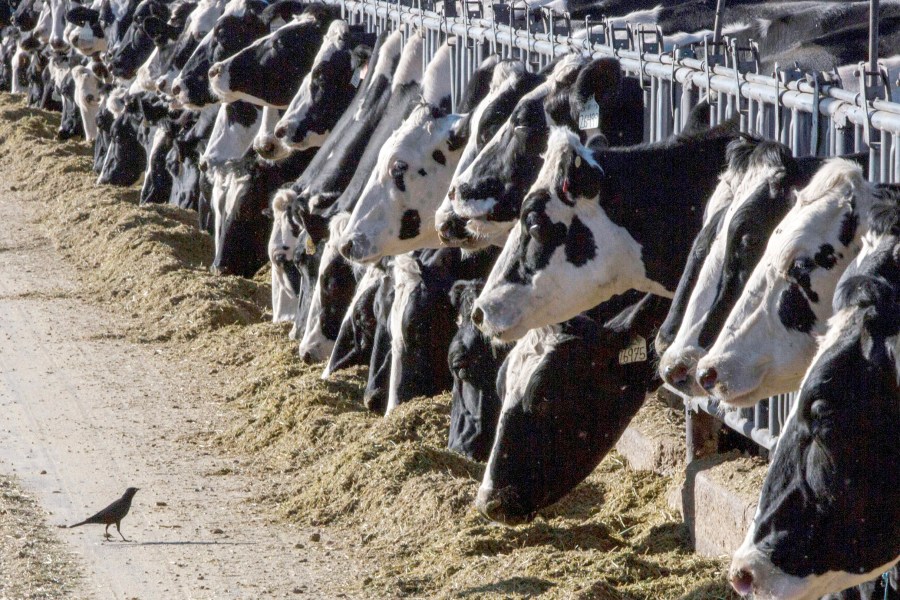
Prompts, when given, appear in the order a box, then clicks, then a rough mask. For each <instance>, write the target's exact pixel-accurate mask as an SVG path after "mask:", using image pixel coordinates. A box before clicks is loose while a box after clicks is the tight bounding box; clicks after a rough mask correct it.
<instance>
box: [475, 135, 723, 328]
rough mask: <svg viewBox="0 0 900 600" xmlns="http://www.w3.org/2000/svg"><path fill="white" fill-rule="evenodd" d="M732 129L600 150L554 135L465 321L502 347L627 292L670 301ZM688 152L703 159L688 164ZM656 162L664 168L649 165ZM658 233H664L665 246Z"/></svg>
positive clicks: (573, 137) (576, 138)
mask: <svg viewBox="0 0 900 600" xmlns="http://www.w3.org/2000/svg"><path fill="white" fill-rule="evenodd" d="M731 128H732V124H731V123H729V124H728V126H726V127H723V128H721V129H718V128H717V129H715V130H710V132H708V133H704V134H703V135H701V136H698V137H693V138H688V139H678V140H675V141H672V142H665V143H661V144H651V145H647V146H633V147H628V148H612V149H608V150H602V149H597V148H593V149H592V148H590V147H588V146H585V145H583V144H582V143H581V141H580V140H579V139H578V136H577V135H576V134H575V133H573V132H572V131H571V130H569V129H567V128H562V127H559V128H555V129H554V130H553V132H552V133H551V135H550V141H549V143H548V145H547V151H546V153H545V155H544V165H543V167H542V169H541V171H540V173H539V175H538V177H537V181H536V182H535V184H534V186H533V187H532V189H531V191H530V192H529V193H528V196H527V197H526V199H525V201H524V202H523V204H522V211H521V213H522V214H521V216H520V217H519V224H518V226H517V227H515V228H514V229H513V231H512V233H511V234H510V237H509V239H508V240H507V242H506V245H505V246H504V248H503V253H502V254H501V255H500V258H499V260H498V261H497V264H495V265H494V270H493V271H492V272H491V275H490V277H489V278H488V281H487V285H486V286H485V289H484V291H483V292H482V294H481V297H480V298H479V299H478V302H476V305H475V309H474V310H473V313H472V319H473V320H474V321H475V323H476V324H477V325H478V326H479V327H480V328H481V329H482V331H484V332H485V333H487V334H489V335H491V336H493V337H497V338H499V339H501V340H504V341H510V340H514V339H517V338H519V337H521V336H522V335H523V334H524V333H525V331H527V330H528V329H533V328H535V327H542V326H545V325H548V324H551V323H559V322H562V321H564V320H566V319H569V318H572V317H573V316H575V315H576V314H578V313H579V312H582V311H584V310H587V309H589V308H591V307H592V306H596V305H597V304H599V303H600V302H602V301H604V300H606V299H608V298H609V297H611V296H612V295H614V294H618V293H622V292H624V291H626V290H628V289H629V288H633V289H636V290H640V291H644V292H650V293H655V294H658V295H662V296H671V292H670V291H668V290H674V289H675V287H677V283H678V279H679V278H680V276H681V271H682V269H683V266H684V264H685V262H686V261H687V254H688V252H689V251H690V247H691V244H692V241H693V238H694V235H695V234H696V232H698V231H699V230H700V228H701V226H702V213H703V211H702V205H703V203H704V202H705V201H706V199H707V198H708V197H709V195H710V194H711V193H712V191H713V190H714V188H715V184H716V181H717V177H718V173H719V171H720V170H721V168H722V166H723V165H724V162H725V147H726V145H727V144H728V142H729V141H730V140H731V139H732V137H731V135H732V134H731ZM696 152H702V153H703V156H704V157H705V160H704V161H690V160H689V157H690V156H691V155H692V154H694V153H696ZM662 164H667V165H669V168H668V169H662V168H658V167H657V166H654V165H662ZM676 165H678V166H676ZM682 168H683V169H684V171H683V172H682V171H680V169H682ZM679 173H690V176H687V177H682V176H681V175H679ZM676 222H677V224H676ZM668 229H671V233H669V232H668V231H667V230H668ZM660 231H667V235H666V236H665V239H666V241H665V243H663V242H662V238H661V237H660V235H659V232H660ZM560 290H565V293H561V292H560Z"/></svg>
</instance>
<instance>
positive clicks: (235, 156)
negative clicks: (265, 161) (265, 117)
mask: <svg viewBox="0 0 900 600" xmlns="http://www.w3.org/2000/svg"><path fill="white" fill-rule="evenodd" d="M261 125H262V111H261V110H257V114H256V120H255V121H254V122H253V123H252V124H251V125H250V126H249V127H247V126H244V125H242V124H240V123H237V122H235V121H233V120H232V119H231V118H229V114H228V105H227V104H222V105H221V106H219V109H218V113H217V114H216V122H215V124H214V125H213V130H212V132H211V133H210V135H209V141H208V142H207V144H206V149H205V150H204V151H203V154H202V155H201V156H200V160H201V162H205V163H206V164H207V165H208V166H209V167H210V168H211V169H212V168H216V167H219V166H221V165H224V164H225V163H226V162H228V161H230V160H239V159H240V158H242V157H243V156H244V154H246V152H247V150H249V149H250V146H251V145H252V144H253V139H254V138H255V137H256V133H257V132H258V131H259V128H260V126H261Z"/></svg>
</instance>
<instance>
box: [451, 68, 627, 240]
mask: <svg viewBox="0 0 900 600" xmlns="http://www.w3.org/2000/svg"><path fill="white" fill-rule="evenodd" d="M590 101H594V102H596V104H597V105H598V106H599V109H598V110H599V117H598V120H599V127H598V129H599V132H600V133H602V134H603V135H604V136H606V139H607V141H608V142H609V143H610V144H611V145H614V146H621V145H632V144H638V143H640V142H641V140H642V139H643V132H644V127H643V115H644V105H643V98H642V94H641V90H640V86H639V85H638V83H637V80H635V79H632V78H627V77H623V76H622V71H621V68H620V65H619V61H618V60H616V59H612V58H603V59H597V60H594V61H592V62H589V63H588V62H587V59H586V58H585V57H583V56H581V55H575V54H573V55H568V56H565V57H564V58H562V59H560V60H559V62H558V63H557V64H556V66H555V67H554V68H553V71H552V73H551V74H549V75H548V78H547V81H546V82H545V83H544V84H542V85H541V86H539V87H538V88H536V89H535V90H534V91H532V92H531V93H529V94H528V95H526V96H525V97H523V98H522V100H520V101H519V103H518V105H517V106H516V108H515V110H514V111H513V113H512V115H510V117H509V120H508V121H507V122H506V123H505V124H504V125H503V127H502V128H501V129H500V131H498V132H497V134H496V135H495V136H494V137H493V139H492V140H491V141H490V142H489V143H488V144H487V145H486V146H485V148H484V150H482V152H481V153H480V154H479V155H478V157H477V158H476V159H475V160H474V161H473V162H472V164H471V165H469V167H468V168H467V169H466V170H465V171H464V172H462V173H461V174H460V175H459V176H458V177H457V178H456V181H455V187H454V188H451V189H450V191H449V192H448V196H449V197H450V201H451V205H452V208H453V212H454V213H455V214H456V215H457V216H459V217H461V218H462V219H464V220H465V221H466V225H465V227H466V229H467V230H468V231H469V232H470V233H471V234H472V237H476V238H482V240H486V241H488V242H490V243H494V244H496V245H503V241H504V240H505V238H506V236H507V235H508V232H509V230H510V228H511V227H512V226H513V224H514V223H515V220H516V218H517V217H518V215H519V210H520V208H521V205H522V200H523V199H524V198H525V194H526V193H527V192H528V189H529V188H530V187H531V185H532V184H533V183H534V181H535V177H536V176H537V173H538V172H539V171H540V168H541V164H542V162H543V161H542V152H543V150H544V148H545V147H546V144H547V137H548V135H549V133H550V128H551V127H552V126H566V127H568V128H569V129H570V130H571V131H573V132H578V134H579V135H580V136H581V137H582V141H583V140H584V139H586V134H585V133H584V132H583V131H581V130H580V129H579V126H578V125H579V120H580V115H581V113H582V111H583V110H584V108H585V106H586V105H587V104H588V102H590Z"/></svg>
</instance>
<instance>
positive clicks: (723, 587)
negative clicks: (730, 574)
mask: <svg viewBox="0 0 900 600" xmlns="http://www.w3.org/2000/svg"><path fill="white" fill-rule="evenodd" d="M679 600H741V597H740V596H738V595H737V593H736V592H735V591H734V590H733V589H731V586H730V585H728V583H726V582H725V581H715V582H712V583H706V584H704V585H702V586H700V587H698V588H697V589H695V590H691V591H690V592H688V593H687V594H685V595H684V596H682V597H681V598H680V599H679Z"/></svg>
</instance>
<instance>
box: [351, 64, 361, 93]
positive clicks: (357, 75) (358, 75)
mask: <svg viewBox="0 0 900 600" xmlns="http://www.w3.org/2000/svg"><path fill="white" fill-rule="evenodd" d="M361 81H362V71H361V70H360V68H359V67H357V68H356V69H354V71H353V78H352V79H351V80H350V85H352V86H353V87H355V88H358V87H359V82H361Z"/></svg>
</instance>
